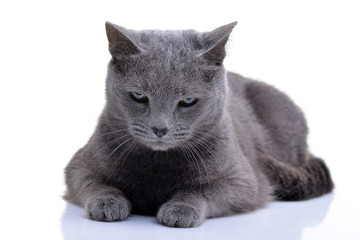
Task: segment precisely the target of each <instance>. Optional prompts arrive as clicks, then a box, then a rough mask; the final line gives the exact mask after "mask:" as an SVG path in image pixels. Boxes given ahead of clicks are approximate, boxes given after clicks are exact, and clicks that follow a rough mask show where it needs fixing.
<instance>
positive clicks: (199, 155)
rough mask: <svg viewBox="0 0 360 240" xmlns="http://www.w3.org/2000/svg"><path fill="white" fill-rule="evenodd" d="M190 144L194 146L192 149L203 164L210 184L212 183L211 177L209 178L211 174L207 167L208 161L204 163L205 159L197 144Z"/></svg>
mask: <svg viewBox="0 0 360 240" xmlns="http://www.w3.org/2000/svg"><path fill="white" fill-rule="evenodd" d="M190 146H191V147H192V150H193V151H194V153H195V154H196V156H197V157H198V159H199V161H200V164H201V165H202V167H203V169H204V171H205V174H206V179H207V182H208V184H210V178H209V174H208V169H207V167H206V163H204V160H203V158H202V154H201V151H200V150H199V149H198V148H197V147H196V146H195V145H190Z"/></svg>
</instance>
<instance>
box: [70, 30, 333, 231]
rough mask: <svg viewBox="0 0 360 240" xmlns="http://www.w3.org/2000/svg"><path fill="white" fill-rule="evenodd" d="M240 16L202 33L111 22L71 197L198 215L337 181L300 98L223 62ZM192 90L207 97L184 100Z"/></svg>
mask: <svg viewBox="0 0 360 240" xmlns="http://www.w3.org/2000/svg"><path fill="white" fill-rule="evenodd" d="M235 25H236V23H231V24H228V25H225V26H222V27H220V28H217V29H215V30H214V31H211V32H206V33H199V32H196V31H193V30H184V31H149V30H147V31H133V30H128V29H125V28H123V27H120V26H116V25H113V24H111V23H106V32H107V36H108V39H109V51H110V53H111V54H112V59H111V61H110V63H109V65H108V74H107V78H106V100H107V101H106V106H105V108H104V110H103V112H102V114H101V116H100V118H99V122H98V125H97V127H96V129H95V132H94V134H93V135H92V137H91V138H90V140H89V142H88V143H87V144H86V145H85V146H84V147H83V148H81V149H80V150H79V151H78V152H77V153H76V154H75V155H74V157H73V158H72V160H71V162H70V163H69V164H68V166H67V167H66V170H65V175H66V184H67V188H68V189H67V193H66V196H65V198H66V199H67V200H69V201H71V202H73V203H75V204H78V205H80V206H82V207H84V208H85V212H86V216H88V217H89V218H91V219H94V220H99V221H117V220H123V219H125V218H126V217H127V216H129V214H130V212H132V213H137V214H145V215H157V218H158V220H159V222H160V223H162V224H164V225H167V226H171V227H193V226H198V225H200V224H201V223H202V222H203V221H204V220H205V219H206V218H210V217H219V216H224V215H229V214H234V213H243V212H249V211H253V210H255V209H258V208H260V207H263V206H264V205H265V204H266V203H267V202H269V201H271V200H273V199H274V198H275V199H280V200H302V199H308V198H312V197H316V196H320V195H322V194H325V193H327V192H330V191H331V190H332V188H333V184H332V181H331V177H330V173H329V171H328V169H327V168H326V165H325V164H324V162H323V161H322V160H319V159H317V158H315V157H312V155H310V154H308V150H307V144H306V136H307V126H306V122H305V118H304V116H303V113H302V112H301V110H300V109H299V108H298V107H297V106H296V105H295V104H294V103H293V102H292V101H291V100H290V99H289V98H288V97H287V96H286V95H285V94H284V93H282V92H280V91H278V90H276V89H275V88H273V87H271V86H269V85H267V84H265V83H262V82H259V81H254V80H251V79H247V78H244V77H242V76H240V75H238V74H234V73H230V72H226V71H225V69H224V67H223V65H222V61H223V59H224V57H225V44H226V41H227V40H228V37H229V35H230V33H231V31H232V29H233V27H234V26H235ZM130 92H136V93H139V94H143V95H145V96H146V97H147V102H141V103H139V102H136V101H135V100H134V99H132V97H130ZM188 98H198V101H197V102H196V103H195V104H194V105H193V106H190V107H183V106H181V105H179V102H180V101H181V100H184V99H188ZM160 130H161V134H159V131H160Z"/></svg>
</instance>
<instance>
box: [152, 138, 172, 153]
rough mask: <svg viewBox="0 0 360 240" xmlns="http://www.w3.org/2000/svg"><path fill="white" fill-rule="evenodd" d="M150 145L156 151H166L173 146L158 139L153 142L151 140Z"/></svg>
mask: <svg viewBox="0 0 360 240" xmlns="http://www.w3.org/2000/svg"><path fill="white" fill-rule="evenodd" d="M150 145H151V148H152V149H153V150H156V151H166V150H168V149H169V148H171V147H172V146H173V144H170V143H168V142H164V141H163V140H160V139H159V140H157V141H155V142H151V143H150Z"/></svg>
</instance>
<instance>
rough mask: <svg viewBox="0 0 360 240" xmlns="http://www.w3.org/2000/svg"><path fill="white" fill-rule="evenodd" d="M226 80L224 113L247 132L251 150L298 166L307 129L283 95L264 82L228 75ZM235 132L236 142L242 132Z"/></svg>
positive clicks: (305, 147)
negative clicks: (262, 152)
mask: <svg viewBox="0 0 360 240" xmlns="http://www.w3.org/2000/svg"><path fill="white" fill-rule="evenodd" d="M227 77H228V87H229V91H228V96H229V98H228V101H229V103H228V111H229V113H230V115H231V117H232V119H233V122H234V123H235V124H234V125H235V126H237V127H240V128H244V127H246V128H247V129H249V130H248V131H249V134H250V135H252V136H251V137H250V138H251V140H252V141H253V144H254V145H255V146H254V147H256V148H260V149H262V150H263V151H264V152H266V153H268V154H270V155H271V156H273V157H275V158H276V159H278V160H280V161H282V162H287V163H291V164H292V165H299V164H302V163H303V161H304V159H305V157H306V154H307V150H306V149H307V146H306V136H307V133H308V130H307V126H306V121H305V117H304V114H303V113H302V111H301V110H300V108H299V107H298V106H297V105H296V104H295V103H294V102H293V101H292V100H291V99H290V98H289V97H288V96H287V95H286V94H285V93H283V92H281V91H279V90H278V89H276V88H274V87H273V86H270V85H268V84H266V83H264V82H261V81H256V80H252V79H249V78H245V77H243V76H241V75H239V74H236V73H231V72H228V74H227ZM237 122H240V123H239V124H237ZM235 131H237V132H238V138H239V139H240V138H241V137H242V136H241V135H242V134H243V131H244V130H241V131H242V132H241V131H239V130H236V129H235ZM240 141H241V139H240Z"/></svg>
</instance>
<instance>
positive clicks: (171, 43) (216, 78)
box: [106, 22, 236, 150]
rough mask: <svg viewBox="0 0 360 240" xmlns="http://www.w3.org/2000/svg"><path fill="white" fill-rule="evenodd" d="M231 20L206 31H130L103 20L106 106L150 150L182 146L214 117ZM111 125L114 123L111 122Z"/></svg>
mask: <svg viewBox="0 0 360 240" xmlns="http://www.w3.org/2000/svg"><path fill="white" fill-rule="evenodd" d="M235 25H236V22H234V23H230V24H228V25H225V26H222V27H219V28H217V29H215V30H213V31H211V32H204V33H200V32H196V31H193V30H184V31H158V30H146V31H133V30H128V29H125V28H123V27H120V26H117V25H114V24H111V23H108V22H107V23H106V33H107V37H108V40H109V51H110V53H111V55H112V59H111V61H110V63H109V65H108V75H107V84H106V97H107V108H106V110H107V111H108V112H109V114H111V115H112V116H113V118H114V119H116V120H117V121H119V124H117V126H118V128H122V129H124V130H126V132H128V134H129V135H130V136H131V137H132V138H134V139H136V141H138V142H139V143H141V144H143V145H146V146H147V147H150V148H151V149H153V150H167V149H169V148H173V147H177V146H181V145H182V144H184V143H185V142H186V141H187V140H189V139H190V138H193V137H195V136H196V135H198V134H200V133H205V134H206V131H207V130H208V129H209V128H211V127H212V126H213V125H215V122H217V121H219V118H221V116H222V113H223V108H224V104H225V97H226V75H225V74H226V73H225V69H224V67H223V64H222V63H223V60H224V58H225V44H226V42H227V40H228V38H229V35H230V33H231V31H232V29H233V27H234V26H235ZM115 126H116V124H115Z"/></svg>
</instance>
